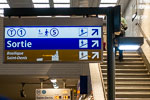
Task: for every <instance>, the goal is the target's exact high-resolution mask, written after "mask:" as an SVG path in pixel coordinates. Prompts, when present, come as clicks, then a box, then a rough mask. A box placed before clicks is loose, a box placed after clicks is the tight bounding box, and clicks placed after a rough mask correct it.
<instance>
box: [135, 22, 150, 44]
mask: <svg viewBox="0 0 150 100" xmlns="http://www.w3.org/2000/svg"><path fill="white" fill-rule="evenodd" d="M136 25H137V26H138V27H139V29H140V32H141V34H142V35H143V37H144V38H145V40H146V42H147V43H148V45H149V46H150V41H149V39H148V37H147V36H146V35H145V33H144V31H143V29H142V27H141V25H140V24H139V23H136Z"/></svg>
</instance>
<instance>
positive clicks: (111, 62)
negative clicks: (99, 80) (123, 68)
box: [107, 7, 115, 100]
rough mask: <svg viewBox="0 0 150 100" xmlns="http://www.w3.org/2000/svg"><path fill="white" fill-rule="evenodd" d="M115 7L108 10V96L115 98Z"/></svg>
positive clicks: (111, 99)
mask: <svg viewBox="0 0 150 100" xmlns="http://www.w3.org/2000/svg"><path fill="white" fill-rule="evenodd" d="M113 26H114V25H113V8H111V7H110V8H108V12H107V98H108V100H115V59H114V58H115V55H114V53H115V49H114V42H113V38H114V34H113V33H114V27H113Z"/></svg>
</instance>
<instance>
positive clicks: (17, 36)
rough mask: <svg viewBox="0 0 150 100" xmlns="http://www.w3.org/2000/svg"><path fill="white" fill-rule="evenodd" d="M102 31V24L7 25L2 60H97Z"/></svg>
mask: <svg viewBox="0 0 150 100" xmlns="http://www.w3.org/2000/svg"><path fill="white" fill-rule="evenodd" d="M101 32H102V27H101V26H6V27H5V62H50V61H100V60H101V54H102V38H101V37H102V36H101V35H102V33H101ZM30 54H31V55H30ZM32 54H33V55H32ZM41 93H42V94H45V93H46V91H44V90H43V91H41Z"/></svg>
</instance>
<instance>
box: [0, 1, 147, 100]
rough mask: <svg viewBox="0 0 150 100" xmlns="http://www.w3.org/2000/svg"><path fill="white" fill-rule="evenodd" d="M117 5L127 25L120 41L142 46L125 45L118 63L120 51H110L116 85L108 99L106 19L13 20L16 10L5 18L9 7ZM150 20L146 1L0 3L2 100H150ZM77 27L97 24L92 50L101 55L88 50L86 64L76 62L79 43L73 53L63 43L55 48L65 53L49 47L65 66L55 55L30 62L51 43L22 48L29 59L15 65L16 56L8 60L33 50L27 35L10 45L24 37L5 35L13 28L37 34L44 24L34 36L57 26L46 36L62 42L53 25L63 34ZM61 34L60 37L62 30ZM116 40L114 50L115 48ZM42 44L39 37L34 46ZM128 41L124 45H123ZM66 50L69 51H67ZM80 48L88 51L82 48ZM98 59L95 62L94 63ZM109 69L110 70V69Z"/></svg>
mask: <svg viewBox="0 0 150 100" xmlns="http://www.w3.org/2000/svg"><path fill="white" fill-rule="evenodd" d="M117 6H119V7H121V8H120V13H119V15H120V20H121V17H123V18H124V19H125V20H126V23H127V29H126V30H125V33H124V36H123V37H126V38H128V37H132V38H136V37H142V39H143V42H142V44H140V46H139V48H138V49H137V50H130V49H131V48H132V47H133V46H132V47H126V48H125V50H123V59H122V60H121V61H120V59H119V55H120V54H119V51H117V52H116V55H115V54H114V52H113V56H114V57H113V58H114V59H113V60H114V62H115V63H112V67H114V66H115V67H114V73H115V76H114V78H113V81H114V82H115V83H114V91H115V92H114V93H112V95H113V94H114V97H112V98H111V97H110V96H111V95H108V92H109V91H111V89H108V82H109V81H108V80H107V78H108V76H107V75H108V70H107V69H108V68H107V67H108V61H110V62H111V60H112V59H111V60H110V58H109V57H108V54H109V53H108V48H109V47H108V46H110V45H107V44H108V40H107V39H108V35H107V31H108V30H107V28H108V27H107V24H108V22H107V21H108V18H107V15H103V14H99V15H73V14H72V15H47V16H42V15H39V16H38V15H37V16H15V12H13V13H14V16H13V13H12V12H11V14H12V16H8V15H9V11H7V10H9V9H10V10H11V8H18V9H20V8H34V9H37V8H38V9H39V8H41V9H42V8H50V9H51V8H52V9H53V8H56V9H57V8H59V9H63V8H67V9H71V8H83V9H84V8H89V9H90V8H100V9H101V8H103V9H105V8H109V7H110V8H114V7H117ZM5 8H8V9H5ZM4 9H5V11H4ZM12 10H13V9H12ZM62 12H63V11H62ZM87 12H88V11H87ZM5 13H6V15H5ZM20 13H21V14H23V13H26V14H27V12H21V9H20ZM54 13H56V12H54ZM7 14H8V15H7ZM114 18H115V16H114ZM149 18H150V0H0V100H150V19H149ZM43 19H44V20H43ZM78 19H79V20H78ZM80 19H81V20H80ZM88 19H89V20H88ZM42 20H43V22H42ZM82 20H83V23H82ZM46 21H48V22H46ZM86 21H87V22H86ZM74 23H75V24H74ZM120 23H121V22H120ZM48 25H49V26H48ZM75 25H77V26H81V27H83V26H86V28H85V29H88V28H89V29H90V27H94V26H95V28H96V27H97V26H100V28H99V29H100V30H101V35H100V36H101V38H100V39H101V40H102V41H101V49H100V50H99V49H95V50H97V52H98V53H99V54H98V55H96V54H95V52H93V51H92V49H91V48H90V49H89V52H92V54H93V55H91V57H90V55H88V56H87V57H89V58H90V60H87V59H88V58H87V59H86V58H85V59H82V58H80V49H81V48H80V45H79V49H76V50H74V51H71V50H72V49H71V50H70V49H68V47H67V46H65V45H61V44H63V42H62V43H60V45H59V43H57V44H58V47H57V48H61V49H62V48H63V47H64V51H63V50H62V51H59V50H57V49H52V51H51V52H53V53H55V55H53V56H56V55H58V52H59V54H60V55H63V56H62V58H61V57H60V59H68V60H67V61H69V62H63V60H62V61H61V60H60V61H58V59H57V57H56V58H53V57H52V59H53V60H51V61H50V60H47V61H48V62H41V63H38V62H37V61H43V59H42V58H39V59H38V58H37V60H36V61H32V58H35V57H38V56H39V55H40V54H42V53H41V52H44V53H48V52H49V51H48V50H45V49H41V50H42V51H40V50H39V49H40V48H42V47H43V48H44V46H46V47H45V48H48V49H49V48H51V47H52V46H51V44H53V43H54V42H52V43H47V44H43V46H42V45H40V44H39V45H38V44H37V45H36V46H37V48H38V49H37V50H36V49H30V50H28V49H23V50H24V51H25V52H24V53H25V54H27V56H29V57H28V58H21V57H20V58H15V59H16V61H15V60H14V58H9V56H8V52H11V51H13V52H14V53H16V52H21V49H19V48H23V47H24V48H25V47H28V48H31V45H33V43H32V44H31V43H30V42H29V40H31V41H32V38H33V37H34V35H32V36H28V37H29V38H30V37H31V38H30V39H29V40H28V41H25V42H17V44H13V42H12V41H13V40H14V41H19V40H21V39H24V37H23V36H21V35H22V33H21V34H20V35H19V33H17V34H16V35H18V37H16V38H18V40H17V39H16V38H15V37H13V35H12V34H10V35H9V30H10V31H11V32H12V31H13V28H14V29H17V28H18V27H22V28H20V29H23V28H26V30H27V29H28V28H30V26H31V29H33V28H34V30H36V27H37V28H39V27H41V26H42V27H41V30H38V32H39V33H40V32H41V31H42V28H43V26H44V27H46V28H47V27H51V26H53V27H55V28H54V30H53V32H54V34H51V33H50V34H49V33H48V35H52V36H53V38H57V37H58V38H59V39H60V38H61V37H59V35H58V34H56V33H55V32H56V31H57V29H56V28H57V27H58V29H59V28H62V30H63V28H66V30H65V31H67V30H69V29H70V30H71V28H72V27H73V26H75ZM24 26H25V27H24ZM59 26H61V27H59ZM12 27H13V28H12ZM112 27H114V26H112ZM9 28H10V29H9ZM67 28H68V29H67ZM73 28H77V27H73ZM29 30H30V29H29ZM72 30H73V29H72ZM22 31H23V30H21V31H20V32H22ZM80 31H82V30H80ZM92 31H93V29H92ZM16 32H18V31H16ZM33 32H34V31H33ZM69 32H70V34H72V33H73V31H69ZM89 32H90V31H89ZM31 33H32V31H31ZM45 33H46V32H45ZM115 33H116V32H113V36H115ZM26 34H27V33H26ZM59 34H61V32H60V33H59ZM64 34H65V33H64ZM73 34H74V33H73ZM97 34H98V33H97ZM7 35H8V36H7ZM11 35H12V36H11ZM57 35H58V36H57ZM94 35H96V31H94V33H93V34H92V36H94ZM9 36H10V37H9ZM19 36H20V37H19ZM92 36H91V37H90V36H89V38H91V39H92ZM35 37H36V36H35ZM62 37H63V36H62ZM64 37H65V36H64ZM64 37H63V38H64ZM68 37H72V39H73V40H70V44H71V43H75V42H73V41H76V39H75V38H74V37H73V35H69V36H68ZM38 38H41V37H38ZM114 38H115V37H114ZM114 38H113V41H114V46H116V44H115V43H116V42H115V40H114ZM9 39H10V40H11V41H10V40H9ZM15 39H16V40H15ZM98 39H99V37H98ZM128 39H129V40H127V41H131V40H132V39H130V38H128ZM42 40H43V41H46V40H44V38H43V37H42V39H41V40H39V41H38V42H40V41H41V44H42ZM81 40H82V41H80V40H79V43H80V42H81V44H82V42H86V39H81ZM89 40H90V39H89ZM6 41H7V42H6ZM47 41H48V39H47ZM127 41H126V42H125V43H127ZM137 41H140V40H137ZM11 42H12V44H11ZM34 43H35V42H34ZM92 43H95V44H93V45H92V47H95V46H99V45H100V44H99V45H98V43H97V42H95V41H93V40H92ZM96 43H97V44H96ZM68 44H69V42H68ZM89 44H90V43H89ZM66 45H67V44H66ZM77 45H78V44H77ZM19 46H21V47H19ZM40 46H41V47H40ZM75 46H76V44H72V48H73V47H75ZM117 46H118V45H117ZM11 48H12V49H11ZM15 48H17V49H15ZM65 48H67V50H66V49H65ZM83 48H88V47H86V46H85V47H83ZM73 49H74V48H73ZM126 49H129V50H126ZM65 50H66V51H65ZM77 50H78V51H79V60H80V61H79V60H78V59H76V58H75V56H76V55H73V54H75V53H76V52H77ZM86 50H87V49H86ZM86 50H84V53H86V52H85V51H86ZM90 50H91V51H90ZM61 52H62V54H61ZM63 52H64V53H63ZM10 55H11V54H10ZM18 55H19V54H18ZM77 55H78V54H77ZM82 55H83V52H82V53H81V56H82ZM47 56H51V55H45V57H47ZM63 57H64V58H63ZM96 57H97V60H95V59H96ZM30 58H31V60H30ZM17 59H20V60H17ZM21 59H28V61H25V62H23V61H24V60H21ZM86 60H87V61H86ZM113 64H114V66H113ZM109 67H111V66H110V65H109ZM109 84H110V83H109ZM112 90H113V89H112ZM48 91H49V92H48ZM58 91H59V92H58ZM45 94H46V95H45ZM110 94H111V93H110ZM108 96H109V97H108Z"/></svg>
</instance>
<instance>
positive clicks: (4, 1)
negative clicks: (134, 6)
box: [0, 0, 130, 17]
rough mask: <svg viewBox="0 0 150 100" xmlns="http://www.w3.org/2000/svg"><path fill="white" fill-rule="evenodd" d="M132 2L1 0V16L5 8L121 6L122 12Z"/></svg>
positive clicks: (111, 0) (107, 0) (115, 0)
mask: <svg viewBox="0 0 150 100" xmlns="http://www.w3.org/2000/svg"><path fill="white" fill-rule="evenodd" d="M129 1H130V0H0V16H1V17H3V13H4V12H3V8H50V7H54V8H63V7H65V8H69V7H109V6H115V5H118V4H120V5H121V6H122V12H124V9H125V8H126V5H127V4H128V2H129Z"/></svg>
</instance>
